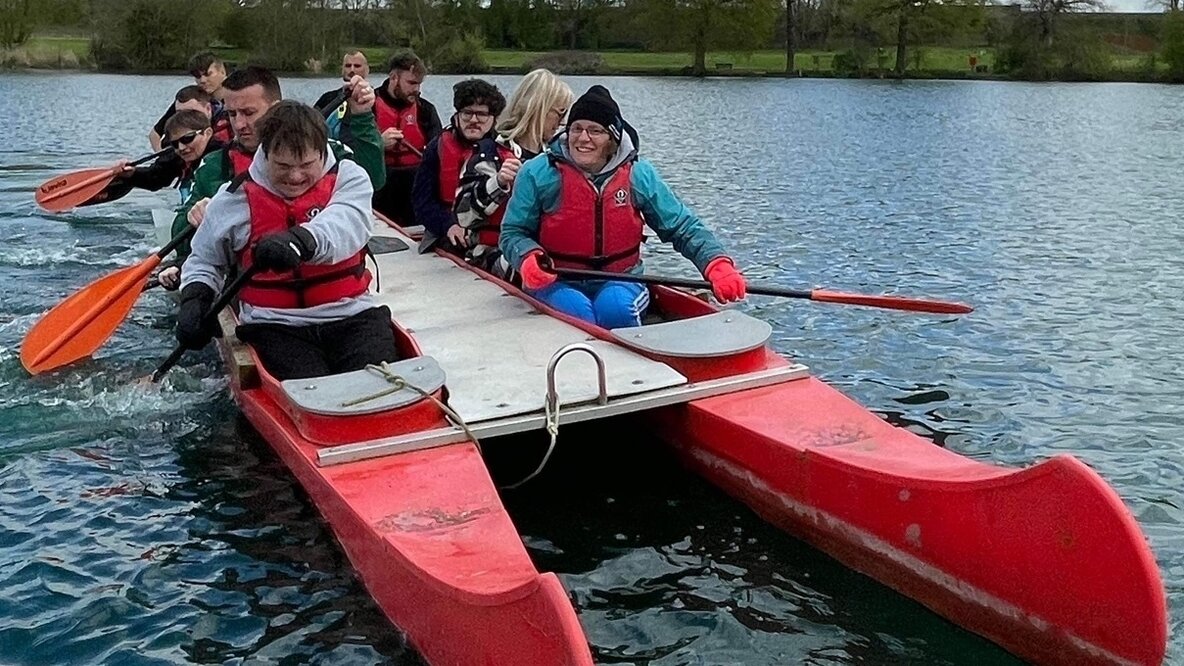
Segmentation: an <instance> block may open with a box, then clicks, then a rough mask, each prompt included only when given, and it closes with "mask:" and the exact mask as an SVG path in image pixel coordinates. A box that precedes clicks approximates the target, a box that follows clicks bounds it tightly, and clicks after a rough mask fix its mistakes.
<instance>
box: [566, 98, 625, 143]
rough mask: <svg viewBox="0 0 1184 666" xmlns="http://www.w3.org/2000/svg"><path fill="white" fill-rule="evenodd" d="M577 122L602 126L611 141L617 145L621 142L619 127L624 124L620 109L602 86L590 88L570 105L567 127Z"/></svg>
mask: <svg viewBox="0 0 1184 666" xmlns="http://www.w3.org/2000/svg"><path fill="white" fill-rule="evenodd" d="M577 120H591V121H592V122H594V123H598V124H600V125H604V127H605V128H606V129H607V130H608V131H609V133H611V134H612V136H613V139H615V140H616V141H617V142H618V143H619V142H620V141H621V126H622V124H623V123H624V121H623V120H622V119H621V107H619V106H617V103H616V101H614V100H613V96H612V95H610V94H609V93H608V89H607V88H605V87H604V86H601V85H595V86H592V87H591V88H589V89H588V92H586V93H584V94H583V95H580V98H579V99H577V100H576V101H575V102H574V103H573V104H572V105H571V110H570V111H568V112H567V126H568V127H571V124H572V123H574V122H575V121H577Z"/></svg>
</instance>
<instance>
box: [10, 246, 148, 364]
mask: <svg viewBox="0 0 1184 666" xmlns="http://www.w3.org/2000/svg"><path fill="white" fill-rule="evenodd" d="M158 264H160V257H157V256H156V255H153V256H151V257H149V258H147V259H145V260H144V261H142V262H140V263H139V264H136V265H135V266H129V267H127V268H122V269H120V270H118V271H115V272H114V273H111V274H110V275H107V276H106V277H103V278H100V279H98V280H96V281H94V282H92V283H90V284H88V285H87V286H85V287H83V288H82V289H81V290H79V291H78V292H75V293H74V295H73V296H70V297H69V298H67V299H66V300H64V301H62V302H61V303H58V304H57V305H56V306H54V308H53V309H52V310H50V311H49V312H46V313H45V315H44V316H43V317H41V320H40V321H38V322H37V323H36V324H35V325H34V326H33V328H32V329H31V330H30V331H29V333H28V334H27V335H25V339H24V342H22V343H21V365H23V366H25V370H28V371H29V373H30V374H34V375H36V374H38V373H41V372H45V371H46V370H53V369H54V368H58V367H61V366H63V365H66V364H67V363H72V362H74V361H77V360H78V359H80V358H83V357H86V356H90V355H91V354H92V353H93V352H94V351H95V350H96V349H98V348H99V346H100V345H102V344H103V343H104V342H106V341H107V338H110V337H111V334H112V333H114V332H115V329H117V328H119V325H120V324H121V323H123V320H124V319H125V318H127V313H128V312H129V311H130V310H131V309H132V306H133V305H135V303H136V299H137V298H139V296H140V293H141V292H142V291H143V289H144V281H145V280H146V279H147V278H148V275H149V274H151V273H152V269H154V268H156V266H157V265H158Z"/></svg>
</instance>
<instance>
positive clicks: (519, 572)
mask: <svg viewBox="0 0 1184 666" xmlns="http://www.w3.org/2000/svg"><path fill="white" fill-rule="evenodd" d="M234 393H235V398H236V400H237V402H238V404H239V405H240V407H241V408H242V410H243V413H244V414H245V415H246V416H247V418H248V419H249V420H250V421H251V423H252V425H254V427H255V428H256V429H257V430H258V431H259V433H260V434H261V435H262V436H263V438H264V439H266V440H267V441H268V442H269V443H270V444H271V446H272V448H273V449H274V450H275V452H276V454H278V455H279V457H280V458H281V459H282V460H283V461H284V463H285V464H286V465H287V466H288V468H289V469H291V470H292V473H293V474H294V475H295V476H296V477H297V479H298V480H299V481H300V484H301V485H302V486H303V488H304V489H305V491H306V492H307V493H308V495H309V497H311V498H312V500H313V503H314V504H316V506H317V508H318V509H319V510H320V512H321V514H322V515H323V516H324V518H325V521H326V522H327V523H328V524H329V525H330V526H331V527H332V529H333V532H334V534H335V535H336V536H337V539H338V541H339V542H340V543H341V545H342V548H343V549H344V550H345V552H346V554H347V555H348V557H349V559H350V562H351V563H352V564H353V566H354V569H355V570H356V571H357V572H358V574H359V575H360V576H361V579H362V581H363V583H364V584H365V585H366V588H367V589H368V590H369V592H370V594H371V595H372V596H373V598H374V600H375V601H376V602H377V603H378V606H379V607H380V608H381V609H382V611H383V613H384V614H386V616H387V617H388V618H390V620H391V622H393V623H394V624H395V625H396V626H398V627H399V628H400V629H402V630H403V632H404V633H405V634H406V635H407V637H408V638H409V640H410V642H411V644H412V645H413V646H414V647H415V648H416V649H417V650H418V651H419V652H420V653H421V654H422V655H423V656H424V657H425V658H426V659H427V661H428V662H429V663H431V664H433V665H434V666H438V665H452V664H455V665H457V666H472V665H474V664H490V665H492V664H555V665H557V666H564V665H571V666H583V665H588V664H591V663H592V657H591V653H590V651H589V648H588V644H587V640H586V639H585V638H584V633H583V630H582V628H581V627H580V623H579V620H578V619H577V618H576V614H575V610H574V609H573V608H572V606H571V602H570V601H569V599H568V598H567V593H566V591H565V590H564V589H563V586H562V585H561V584H560V582H559V579H558V578H556V577H555V575H554V574H550V573H546V574H540V573H539V572H538V571H537V570H536V569H535V567H534V564H533V563H532V562H531V561H530V557H529V555H527V553H526V550H525V548H524V547H523V545H522V541H521V539H520V537H519V536H518V532H517V530H516V529H515V528H514V525H513V523H511V522H510V518H509V516H508V515H507V514H506V512H505V508H504V507H503V506H502V504H501V500H500V499H499V498H498V495H497V490H496V488H495V487H494V485H493V482H492V480H491V479H490V477H489V474H488V472H487V471H486V468H485V464H484V462H483V461H482V459H481V455H480V453H479V452H478V451H477V449H476V447H474V446H473V445H472V444H457V445H452V446H446V447H440V448H435V449H427V450H423V451H416V452H411V453H406V454H402V455H398V456H392V457H387V458H379V459H375V460H368V461H361V462H355V463H350V464H346V465H337V466H333V467H319V466H318V465H317V463H316V455H317V451H318V449H319V447H317V446H316V445H315V444H313V443H311V442H309V441H308V440H305V439H303V438H302V437H301V436H300V435H299V433H298V431H297V430H296V427H295V425H294V424H293V423H292V421H291V419H289V418H288V416H287V414H285V413H284V412H283V410H282V409H281V408H280V407H279V406H277V405H276V404H275V403H274V402H273V401H272V400H271V399H270V397H269V396H268V395H267V394H266V393H264V392H263V390H262V389H259V388H253V389H243V388H242V387H239V386H236V387H234ZM462 488H463V489H464V492H457V489H462Z"/></svg>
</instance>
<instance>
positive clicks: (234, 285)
mask: <svg viewBox="0 0 1184 666" xmlns="http://www.w3.org/2000/svg"><path fill="white" fill-rule="evenodd" d="M254 275H255V270H254V269H253V268H252V269H248V270H246V271H243V273H242V274H240V275H239V276H238V277H237V278H235V279H234V282H231V283H230V285H229V286H228V287H226V288H225V289H223V290H222V295H221V296H219V297H218V300H216V301H214V304H213V305H211V306H210V309H209V310H208V311H207V312H206V316H205V321H204V322H203V323H204V324H206V325H207V326H209V325H216V324H217V322H218V313H219V312H222V308H224V307H226V306H227V305H229V304H230V301H232V300H234V297H235V295H236V294H238V292H239V290H240V289H242V288H243V286H245V285H246V284H247V282H248V281H249V280H250V279H251V278H252V277H253V276H254ZM185 351H186V347H185V346H184V345H177V347H176V348H175V349H173V353H171V354H169V357H168V358H166V359H165V360H164V362H163V363H161V364H160V365H159V366H158V367H157V368H156V371H155V372H153V373H152V383H154V384H155V383H156V382H159V381H160V379H161V378H162V377H164V376H165V374H166V373H168V371H169V370H171V369H172V368H173V366H174V365H176V364H177V361H180V360H181V357H182V356H184V355H185Z"/></svg>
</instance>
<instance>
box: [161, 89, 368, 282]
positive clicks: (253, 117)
mask: <svg viewBox="0 0 1184 666" xmlns="http://www.w3.org/2000/svg"><path fill="white" fill-rule="evenodd" d="M222 87H223V88H224V89H225V93H226V111H227V113H228V114H229V115H230V122H231V125H232V126H233V127H234V137H235V138H234V141H233V142H231V144H230V145H229V146H227V147H226V148H224V149H223V150H220V151H218V152H215V153H211V154H210V155H207V156H206V157H205V159H203V160H202V161H201V165H200V166H199V167H198V168H197V171H196V172H195V173H194V176H193V189H192V190H191V191H190V194H189V198H188V199H187V200H186V201H185V203H184V204H183V205H182V206H181V208H180V209H179V210H178V212H177V217H176V218H175V219H174V220H173V235H174V236H176V235H177V234H179V233H181V232H182V231H184V229H185V226H186V225H193V226H195V227H196V226H198V225H199V224H201V221H202V219H203V218H204V217H205V210H206V205H207V204H208V203H209V200H210V198H212V197H213V196H214V195H215V194H217V192H218V189H219V188H221V187H222V186H223V185H225V184H226V183H229V182H230V181H231V180H234V178H235V176H237V175H239V174H240V173H244V172H245V171H246V170H247V168H248V167H249V166H250V165H251V160H253V159H254V156H255V150H256V149H257V148H258V147H259V137H258V136H257V135H256V134H255V123H256V122H257V121H258V120H259V118H261V117H262V116H263V115H264V114H265V113H266V112H267V111H268V109H270V108H271V107H272V106H274V105H275V104H277V103H279V101H280V100H281V99H282V94H281V92H280V83H279V80H277V79H276V77H275V75H274V74H272V73H271V72H270V71H268V70H267V69H264V68H262V67H254V66H250V67H245V68H243V69H239V70H235V72H234V73H232V74H231V75H230V76H228V77H226V81H224V82H223V83H222ZM349 87H350V89H351V90H352V93H351V94H350V98H349V100H348V102H349V107H350V113H349V114H347V117H348V119H347V120H346V122H345V124H344V125H343V126H342V128H341V141H340V142H338V141H330V146H331V147H332V149H333V153H334V156H335V157H336V158H337V159H350V160H353V161H354V162H355V163H357V165H358V166H360V167H362V169H364V170H365V171H366V174H367V175H369V176H370V182H371V184H373V185H374V187H375V188H376V189H377V188H381V187H382V186H383V185H384V184H385V183H386V165H385V163H384V156H383V144H382V135H381V134H379V132H378V124H377V123H376V122H375V118H374V88H373V87H371V86H370V84H369V83H368V82H366V80H365V79H363V78H362V77H360V76H359V77H354V80H353V81H351V82H350V86H349ZM188 256H189V244H188V243H184V244H182V246H181V247H179V248H177V258H178V260H179V262H181V261H184V260H185V258H186V257H188Z"/></svg>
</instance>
